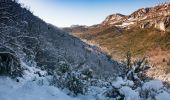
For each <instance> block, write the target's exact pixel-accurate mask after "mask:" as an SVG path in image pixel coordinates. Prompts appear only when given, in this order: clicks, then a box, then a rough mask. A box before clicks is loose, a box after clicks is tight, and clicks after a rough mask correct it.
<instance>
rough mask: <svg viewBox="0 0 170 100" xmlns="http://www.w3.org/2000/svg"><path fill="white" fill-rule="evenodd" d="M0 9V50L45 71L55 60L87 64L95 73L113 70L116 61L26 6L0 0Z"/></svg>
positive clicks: (49, 68) (7, 0)
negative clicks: (48, 21) (34, 63)
mask: <svg viewBox="0 0 170 100" xmlns="http://www.w3.org/2000/svg"><path fill="white" fill-rule="evenodd" d="M0 10H1V11H0V17H1V18H0V22H1V23H0V31H1V33H0V34H1V38H0V42H1V48H0V52H8V53H11V54H12V55H16V56H17V57H16V56H15V57H16V58H18V59H20V60H21V58H22V60H24V61H26V62H28V63H29V62H30V61H31V60H33V61H35V62H36V63H37V66H39V67H43V68H45V69H48V70H54V69H55V67H56V66H58V65H59V62H61V61H65V62H68V64H69V65H72V66H75V68H76V67H83V66H84V67H85V66H90V67H91V68H93V69H95V73H96V74H97V73H100V74H102V73H103V74H107V73H108V74H109V73H110V74H111V73H113V72H114V71H115V72H117V71H116V70H118V68H119V67H118V66H117V62H115V61H109V60H108V59H109V58H108V57H107V56H106V55H105V54H104V53H102V52H100V50H99V49H98V48H97V47H95V46H90V45H87V44H85V43H84V42H82V41H81V40H80V39H78V38H75V37H73V36H71V35H69V34H67V33H66V32H64V31H62V30H61V29H59V28H57V27H55V26H53V25H51V24H47V23H45V22H44V21H42V20H41V19H40V18H38V17H36V16H34V15H33V14H32V13H31V12H30V11H28V10H27V9H25V8H20V4H17V3H14V2H12V1H11V0H6V1H1V9H0ZM114 66H115V67H114ZM101 69H102V70H101ZM110 69H112V70H110Z"/></svg>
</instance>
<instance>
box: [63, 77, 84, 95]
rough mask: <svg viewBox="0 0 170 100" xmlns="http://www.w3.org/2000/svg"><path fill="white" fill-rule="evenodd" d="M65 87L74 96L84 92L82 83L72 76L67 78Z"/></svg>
mask: <svg viewBox="0 0 170 100" xmlns="http://www.w3.org/2000/svg"><path fill="white" fill-rule="evenodd" d="M66 87H67V88H68V89H69V90H70V91H72V92H73V93H74V94H75V95H78V94H83V91H84V85H83V83H82V82H81V80H80V79H79V78H76V77H75V76H74V75H71V76H70V75H69V76H68V79H67V83H66Z"/></svg>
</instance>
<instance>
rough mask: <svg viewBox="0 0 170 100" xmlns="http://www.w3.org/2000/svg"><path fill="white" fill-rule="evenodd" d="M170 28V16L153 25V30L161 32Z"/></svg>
mask: <svg viewBox="0 0 170 100" xmlns="http://www.w3.org/2000/svg"><path fill="white" fill-rule="evenodd" d="M169 26H170V16H169V17H165V18H163V19H162V20H160V21H159V22H157V23H155V28H157V29H159V30H161V31H166V28H167V27H169Z"/></svg>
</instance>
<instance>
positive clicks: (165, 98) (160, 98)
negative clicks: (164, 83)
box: [156, 91, 170, 100]
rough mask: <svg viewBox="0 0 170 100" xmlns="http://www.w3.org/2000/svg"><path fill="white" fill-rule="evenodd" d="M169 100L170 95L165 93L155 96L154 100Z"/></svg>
mask: <svg viewBox="0 0 170 100" xmlns="http://www.w3.org/2000/svg"><path fill="white" fill-rule="evenodd" d="M169 98H170V94H168V93H167V92H166V91H164V92H163V93H160V94H158V95H157V96H156V100H169Z"/></svg>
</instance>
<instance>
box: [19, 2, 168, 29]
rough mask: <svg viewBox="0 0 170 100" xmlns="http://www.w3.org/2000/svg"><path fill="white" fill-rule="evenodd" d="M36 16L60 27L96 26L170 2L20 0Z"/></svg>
mask: <svg viewBox="0 0 170 100" xmlns="http://www.w3.org/2000/svg"><path fill="white" fill-rule="evenodd" d="M19 2H20V3H22V4H24V6H25V7H27V8H29V9H30V10H31V11H32V12H33V13H34V15H36V16H39V17H40V18H41V19H43V20H44V21H46V22H47V23H51V24H53V25H56V26H58V27H69V26H71V25H87V26H90V25H94V24H99V23H101V22H102V21H103V20H104V19H105V18H106V17H107V16H108V15H110V14H114V13H121V14H124V15H129V14H131V13H132V12H133V11H135V10H137V9H139V8H145V7H151V6H155V5H157V4H160V3H164V2H170V0H19Z"/></svg>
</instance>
